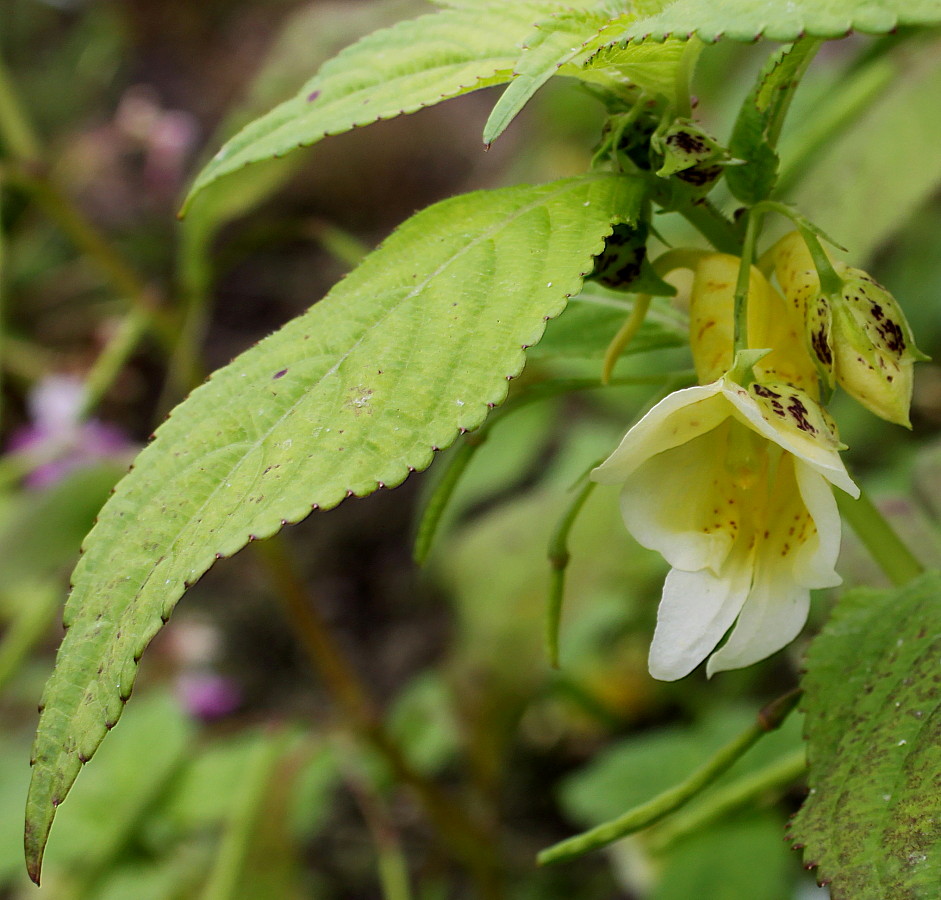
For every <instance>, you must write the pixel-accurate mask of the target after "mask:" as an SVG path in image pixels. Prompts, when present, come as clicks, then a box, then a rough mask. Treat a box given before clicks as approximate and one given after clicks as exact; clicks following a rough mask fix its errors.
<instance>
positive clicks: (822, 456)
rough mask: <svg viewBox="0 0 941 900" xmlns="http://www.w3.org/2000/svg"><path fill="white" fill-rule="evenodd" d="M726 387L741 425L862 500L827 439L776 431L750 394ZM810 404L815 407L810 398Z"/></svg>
mask: <svg viewBox="0 0 941 900" xmlns="http://www.w3.org/2000/svg"><path fill="white" fill-rule="evenodd" d="M722 384H723V395H724V396H725V397H726V399H727V400H728V401H729V403H731V404H732V406H733V407H734V409H735V411H736V413H737V416H736V417H737V418H738V419H739V420H740V421H741V422H743V423H744V424H746V425H747V426H748V427H749V428H751V429H753V430H754V431H757V432H758V434H760V435H763V436H764V437H766V438H767V439H768V440H769V441H774V443H776V444H777V445H778V446H779V447H782V448H783V449H785V450H787V451H788V453H791V454H793V455H794V456H796V457H797V458H798V459H802V460H804V462H806V463H807V464H808V465H809V466H812V467H813V468H814V469H815V470H816V471H817V472H819V473H820V474H821V475H823V477H824V478H826V479H827V481H829V482H830V483H831V484H833V485H835V486H836V487H838V488H840V489H841V490H843V491H846V493H847V494H849V495H850V496H851V497H858V496H859V488H858V487H857V486H856V484H855V482H854V481H853V479H852V478H850V476H849V473H848V472H847V471H846V466H844V465H843V460H842V459H840V453H839V451H838V449H837V447H836V446H834V444H833V443H831V442H830V441H829V440H827V439H825V438H824V437H813V436H810V435H807V434H804V433H803V432H801V431H799V430H798V429H795V428H787V427H783V426H781V427H776V426H775V424H773V423H772V422H770V421H768V420H767V419H766V418H765V417H764V416H763V415H762V411H761V409H760V407H759V406H758V404H757V403H756V402H755V399H754V398H753V397H752V396H751V394H750V393H749V392H748V390H746V389H745V388H743V387H742V386H741V385H738V384H735V383H734V382H732V381H728V380H727V379H723V381H722ZM807 402H808V403H810V404H813V401H812V400H810V399H809V398H807ZM814 406H816V404H814Z"/></svg>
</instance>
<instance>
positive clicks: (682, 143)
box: [655, 119, 729, 195]
mask: <svg viewBox="0 0 941 900" xmlns="http://www.w3.org/2000/svg"><path fill="white" fill-rule="evenodd" d="M655 141H656V145H657V149H659V150H660V151H661V152H662V153H663V165H662V166H661V167H660V169H659V170H658V172H657V175H659V176H660V177H661V178H667V177H669V176H671V175H673V176H675V177H676V178H678V179H679V180H680V181H682V182H683V183H684V184H685V185H687V186H688V187H690V188H691V189H693V191H694V193H696V194H697V195H701V194H705V193H707V192H708V191H709V189H710V188H711V187H712V185H713V184H714V183H715V182H716V180H717V179H718V178H719V176H720V175H721V174H722V166H723V164H724V163H726V162H728V160H729V154H728V152H727V151H726V149H725V148H724V147H723V146H722V145H721V144H719V143H718V142H717V141H716V140H715V139H714V138H713V137H711V136H710V135H709V134H707V133H706V132H705V131H703V130H702V128H700V127H699V126H698V125H696V124H695V123H694V122H691V121H690V120H689V119H677V120H676V121H675V122H674V123H673V124H672V125H671V126H670V127H669V128H668V129H667V131H666V132H664V133H663V134H662V135H661V136H659V137H658V138H657V137H655Z"/></svg>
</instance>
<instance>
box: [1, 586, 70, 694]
mask: <svg viewBox="0 0 941 900" xmlns="http://www.w3.org/2000/svg"><path fill="white" fill-rule="evenodd" d="M3 597H4V600H5V601H6V602H7V604H8V605H9V606H11V607H12V608H13V610H14V611H13V613H12V614H11V616H10V619H9V621H8V622H7V623H6V628H5V629H4V631H3V634H2V636H0V690H2V689H3V688H4V687H6V685H7V682H8V681H9V680H10V679H11V678H12V677H13V676H14V675H15V674H16V672H17V670H18V669H19V667H20V665H21V664H22V663H23V661H24V660H25V659H26V658H27V656H28V655H29V652H30V650H32V649H33V647H35V646H36V644H38V643H39V641H41V640H42V639H43V637H44V636H45V635H46V633H47V632H48V631H49V626H50V625H51V624H52V622H53V621H54V619H55V617H56V613H57V612H58V611H59V604H60V602H61V600H62V585H61V584H60V583H59V582H58V580H56V579H49V580H39V579H37V580H34V581H29V580H25V579H24V580H23V581H17V582H16V583H14V584H13V585H11V586H9V587H6V588H4V590H3Z"/></svg>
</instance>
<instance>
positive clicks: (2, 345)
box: [0, 72, 7, 421]
mask: <svg viewBox="0 0 941 900" xmlns="http://www.w3.org/2000/svg"><path fill="white" fill-rule="evenodd" d="M0 78H2V72H0ZM2 213H3V178H2V173H0V398H2V396H3V369H4V366H5V365H6V357H7V347H6V340H7V334H6V271H5V264H6V233H5V232H4V230H3V218H2ZM2 411H3V403H2V400H0V414H2ZM2 419H3V416H2V415H0V421H2Z"/></svg>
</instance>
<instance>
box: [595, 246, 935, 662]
mask: <svg viewBox="0 0 941 900" xmlns="http://www.w3.org/2000/svg"><path fill="white" fill-rule="evenodd" d="M768 258H769V259H770V260H771V261H772V262H773V266H774V270H775V275H776V277H777V281H778V284H779V285H780V290H779V289H778V288H777V287H775V285H773V284H772V283H771V281H770V280H769V279H768V278H767V277H766V276H765V275H764V274H763V273H762V272H761V271H760V270H759V269H758V268H756V267H752V269H751V271H750V273H749V282H748V288H747V300H748V303H747V316H746V321H745V322H744V323H743V325H744V330H745V331H746V332H747V334H745V335H740V336H739V338H740V341H739V342H740V343H742V340H741V338H743V337H744V343H745V345H746V347H747V348H748V349H741V350H739V351H738V353H735V352H734V347H735V319H736V316H735V295H736V287H737V285H738V282H739V271H740V267H741V260H740V259H739V258H737V257H735V256H730V255H727V254H722V253H701V254H696V255H694V256H691V257H689V259H690V260H691V261H690V263H689V266H690V268H692V270H693V285H692V290H691V294H690V344H691V348H692V354H693V361H694V364H695V367H696V373H697V377H698V381H699V385H698V386H696V387H691V388H687V389H686V390H683V391H677V392H676V393H674V394H671V395H670V396H669V397H667V398H666V399H665V400H663V401H662V402H661V403H659V404H658V405H657V406H655V407H654V408H653V409H652V410H651V411H650V412H649V413H648V414H647V415H646V416H644V418H643V419H642V420H641V421H640V422H639V423H638V424H637V425H636V426H634V428H632V429H631V430H630V431H629V432H628V433H627V434H626V435H625V437H624V439H623V440H622V441H621V444H620V446H619V447H618V448H617V449H616V450H615V452H614V453H613V454H612V455H611V456H610V457H609V458H608V459H607V460H605V462H604V463H602V464H601V465H600V466H599V467H598V468H596V469H595V470H594V471H593V473H592V478H593V479H594V480H595V481H598V482H602V483H609V484H621V485H622V513H623V516H624V520H625V523H626V525H627V527H628V530H629V531H630V532H631V534H632V535H633V536H634V538H635V539H636V540H637V541H638V543H640V544H641V545H643V546H645V547H648V548H650V549H653V550H657V551H658V552H659V553H661V555H662V556H663V557H664V558H665V559H666V560H667V561H668V562H669V563H670V565H671V566H672V569H671V571H670V573H669V575H668V576H667V579H666V582H665V583H664V588H663V595H662V598H661V602H660V608H659V612H658V617H657V628H656V631H655V633H654V638H653V642H652V645H651V649H650V661H649V664H650V671H651V673H652V674H653V675H654V677H656V678H661V679H664V680H673V679H676V678H681V677H683V676H684V675H686V674H688V673H689V672H691V671H692V670H693V669H694V668H695V667H696V666H698V665H699V664H700V663H701V662H702V661H703V660H704V659H706V658H707V657H708V658H709V661H708V664H707V672H708V673H710V674H711V673H713V672H717V671H720V670H723V669H731V668H737V667H740V666H746V665H749V664H751V663H753V662H757V661H758V660H760V659H763V658H764V657H766V656H768V655H770V654H771V653H774V652H775V651H777V650H779V649H781V648H782V647H784V646H785V645H786V644H788V643H789V642H790V641H791V640H793V638H794V637H796V635H797V634H798V633H799V631H800V630H801V628H802V627H803V625H804V622H805V620H806V617H807V612H808V609H809V603H810V591H811V590H812V589H814V588H823V587H832V586H835V585H837V584H839V583H840V578H839V576H838V575H837V573H836V571H835V565H836V559H837V554H838V552H839V544H840V521H839V513H838V511H837V506H836V501H835V499H834V496H833V492H832V488H833V487H837V488H840V489H841V490H843V491H844V492H846V493H847V494H849V495H851V496H854V497H856V496H858V495H859V488H858V487H857V486H856V485H855V483H854V482H853V480H852V479H851V478H850V476H849V474H848V473H847V471H846V468H845V467H844V465H843V462H842V460H841V458H840V450H841V449H843V445H842V444H841V443H840V441H839V437H838V435H837V431H836V426H835V424H834V422H833V420H832V419H831V418H830V416H829V415H828V414H827V412H826V410H825V409H824V407H823V404H822V402H821V400H822V399H827V398H829V394H830V391H831V390H832V388H833V387H834V385H836V384H839V385H841V386H842V387H843V388H844V389H845V390H847V392H848V393H850V394H852V396H854V397H855V398H856V399H858V400H859V401H860V402H862V403H864V404H865V405H866V406H867V407H868V408H869V409H871V410H872V411H873V412H875V413H876V414H877V415H880V416H882V417H883V418H886V419H888V420H890V421H893V422H899V423H901V424H906V425H907V424H908V409H909V404H910V400H911V368H912V363H913V362H914V361H915V360H916V359H923V358H924V357H923V356H922V355H921V354H920V353H919V352H918V351H917V349H916V348H915V345H914V342H913V340H912V337H911V332H910V329H909V326H908V324H907V322H906V321H905V319H904V316H903V315H902V313H901V310H900V309H899V307H898V304H897V303H896V302H895V300H894V299H893V298H892V297H891V295H889V294H888V292H887V291H886V290H885V289H884V288H882V287H881V286H879V285H878V284H876V282H874V281H873V280H872V279H871V278H869V276H867V275H866V274H865V273H863V272H860V271H859V270H856V269H851V268H848V267H845V266H839V265H836V266H833V267H832V268H831V270H830V271H829V272H828V273H827V274H820V275H818V270H817V266H816V265H815V259H814V257H812V256H811V254H810V252H809V251H808V250H807V248H806V245H805V243H804V240H803V238H801V237H800V236H799V235H796V234H795V235H789V236H787V237H786V238H784V239H783V240H782V241H780V242H779V243H778V244H777V245H776V246H775V247H774V248H773V249H772V251H771V252H770V253H769V256H768ZM827 281H830V282H832V283H831V284H827V283H826V282H827ZM740 327H742V326H740ZM726 634H728V637H727V638H726V640H725V641H724V643H722V641H723V638H724V637H725V636H726ZM720 643H721V646H720V647H719V649H716V647H717V645H719V644H720Z"/></svg>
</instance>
